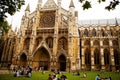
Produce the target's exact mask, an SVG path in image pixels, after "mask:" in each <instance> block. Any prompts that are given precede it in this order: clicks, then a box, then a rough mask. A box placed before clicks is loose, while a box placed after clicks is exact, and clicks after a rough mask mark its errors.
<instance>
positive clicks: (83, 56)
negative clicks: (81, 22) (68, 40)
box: [82, 48, 85, 69]
mask: <svg viewBox="0 0 120 80" xmlns="http://www.w3.org/2000/svg"><path fill="white" fill-rule="evenodd" d="M84 68H85V55H84V48H82V69H84Z"/></svg>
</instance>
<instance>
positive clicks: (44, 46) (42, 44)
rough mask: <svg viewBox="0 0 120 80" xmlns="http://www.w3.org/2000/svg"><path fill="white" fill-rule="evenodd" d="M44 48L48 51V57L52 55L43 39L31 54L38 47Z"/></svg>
mask: <svg viewBox="0 0 120 80" xmlns="http://www.w3.org/2000/svg"><path fill="white" fill-rule="evenodd" d="M42 47H43V48H45V49H46V50H47V51H48V53H49V55H50V58H51V56H52V53H51V51H50V49H49V48H48V46H47V45H46V43H45V42H44V41H43V42H41V43H40V45H38V47H37V48H36V49H35V51H34V52H33V53H32V56H34V55H35V53H36V52H37V51H38V49H40V48H42Z"/></svg>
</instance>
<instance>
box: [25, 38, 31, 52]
mask: <svg viewBox="0 0 120 80" xmlns="http://www.w3.org/2000/svg"><path fill="white" fill-rule="evenodd" d="M29 46H30V38H26V39H25V42H24V49H26V50H28V49H29Z"/></svg>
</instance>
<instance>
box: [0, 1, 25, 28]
mask: <svg viewBox="0 0 120 80" xmlns="http://www.w3.org/2000/svg"><path fill="white" fill-rule="evenodd" d="M24 3H25V1H24V0H0V29H2V30H6V29H7V26H6V25H3V24H5V23H6V20H5V19H6V18H7V15H6V13H8V14H10V15H14V14H15V12H16V11H19V10H20V8H21V6H22V5H24Z"/></svg>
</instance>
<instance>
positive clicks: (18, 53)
mask: <svg viewBox="0 0 120 80" xmlns="http://www.w3.org/2000/svg"><path fill="white" fill-rule="evenodd" d="M61 2H62V0H57V3H55V2H54V0H47V1H46V3H45V4H44V5H42V4H43V3H42V0H38V3H37V7H36V10H35V11H34V12H32V13H30V8H29V5H28V6H27V7H26V10H25V14H24V15H23V17H22V20H21V26H20V29H18V31H15V32H14V31H12V30H11V29H10V30H9V31H8V34H7V36H6V37H4V40H5V45H4V48H3V53H2V56H1V64H2V65H3V66H4V65H6V63H7V64H13V65H20V66H27V65H30V66H32V67H33V68H40V67H43V69H44V70H48V71H50V70H52V69H55V70H60V71H75V70H111V71H115V70H120V25H119V24H117V21H116V25H113V26H111V25H97V26H92V25H89V26H88V27H85V26H82V25H80V24H79V22H78V11H75V6H74V2H73V0H71V1H70V5H69V10H65V9H63V8H62V7H61ZM79 16H80V15H79ZM81 17H82V16H81Z"/></svg>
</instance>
